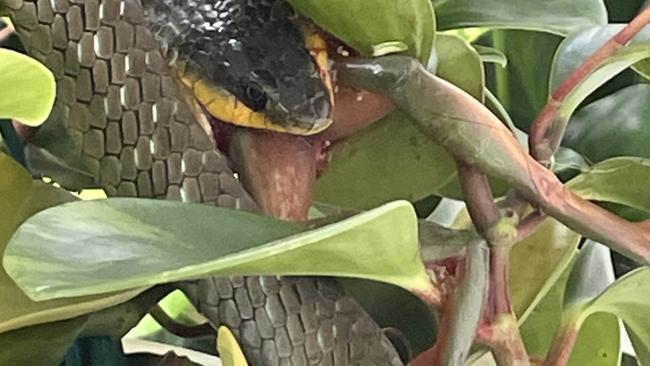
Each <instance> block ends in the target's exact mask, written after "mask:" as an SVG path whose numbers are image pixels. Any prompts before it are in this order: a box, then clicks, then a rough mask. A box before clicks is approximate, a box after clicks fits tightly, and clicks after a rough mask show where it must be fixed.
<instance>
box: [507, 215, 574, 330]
mask: <svg viewBox="0 0 650 366" xmlns="http://www.w3.org/2000/svg"><path fill="white" fill-rule="evenodd" d="M579 242H580V235H578V234H577V233H575V232H574V231H572V230H571V229H569V228H567V227H566V226H564V225H562V224H560V223H559V222H557V221H555V220H553V219H550V218H548V219H546V221H545V222H544V223H543V224H542V225H540V227H539V228H538V229H537V231H535V233H534V234H532V235H531V236H529V237H528V238H526V239H525V240H523V241H522V242H520V243H517V245H515V246H514V247H513V248H512V253H511V255H510V263H511V265H510V266H511V267H510V292H511V294H512V305H513V308H514V310H515V313H516V314H517V316H518V319H519V320H520V321H523V320H525V319H526V318H527V317H528V315H529V314H530V311H532V309H533V308H534V307H535V306H536V305H537V303H539V301H541V299H542V298H543V297H544V295H545V294H546V293H547V292H548V291H549V290H550V289H551V287H552V286H553V285H554V284H555V283H556V282H557V280H558V279H559V278H560V276H561V275H562V273H563V272H564V270H565V269H566V268H567V266H568V265H569V263H571V260H572V259H573V257H574V254H575V249H576V248H577V246H578V243H579Z"/></svg>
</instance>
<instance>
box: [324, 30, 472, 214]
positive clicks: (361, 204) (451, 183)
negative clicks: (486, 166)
mask: <svg viewBox="0 0 650 366" xmlns="http://www.w3.org/2000/svg"><path fill="white" fill-rule="evenodd" d="M436 55H437V56H438V74H439V76H440V77H442V78H444V79H446V80H448V81H450V82H452V83H454V84H456V85H458V86H459V87H461V88H464V89H465V90H467V91H468V92H470V93H472V95H473V96H474V97H475V98H477V99H479V100H483V90H484V89H483V84H484V80H483V78H484V76H483V65H482V63H481V59H480V57H479V55H478V53H477V52H476V51H475V50H474V49H473V48H472V47H471V46H470V45H469V44H468V43H467V42H466V41H464V40H462V39H461V38H459V37H457V36H452V35H438V38H437V40H436ZM341 187H345V189H341ZM431 194H437V195H442V196H451V197H461V194H460V189H459V184H458V179H457V175H456V164H455V162H454V161H453V160H452V159H451V157H450V156H449V154H448V153H447V152H446V151H445V150H444V149H443V148H442V147H440V146H438V145H436V144H435V143H433V142H431V140H430V139H429V138H428V137H426V136H425V135H424V134H423V133H422V132H420V131H419V130H418V129H417V128H416V127H415V126H414V125H413V123H411V121H410V120H409V118H408V117H407V116H406V115H405V114H404V113H402V112H399V111H397V112H394V113H391V114H390V115H389V116H387V117H386V118H384V119H382V120H381V121H379V122H376V123H375V124H374V125H372V126H370V127H369V128H367V129H365V130H363V131H361V132H359V133H357V134H356V135H354V136H353V137H351V138H349V139H347V140H346V141H343V142H340V143H338V144H336V145H335V146H334V148H333V149H332V161H331V163H330V165H329V166H328V168H327V170H326V172H325V174H323V176H322V177H321V178H320V179H319V180H318V182H317V184H316V190H315V196H316V199H317V200H319V201H323V202H328V203H331V204H334V205H337V206H341V207H348V208H360V209H367V208H370V207H375V206H377V205H379V204H382V203H384V202H388V201H391V200H394V199H407V200H409V201H417V200H419V199H422V198H424V197H427V196H429V195H431Z"/></svg>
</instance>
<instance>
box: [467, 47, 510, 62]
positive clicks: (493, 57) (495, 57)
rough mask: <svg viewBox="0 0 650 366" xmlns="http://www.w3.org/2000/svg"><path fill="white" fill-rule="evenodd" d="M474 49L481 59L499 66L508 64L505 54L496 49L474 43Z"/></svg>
mask: <svg viewBox="0 0 650 366" xmlns="http://www.w3.org/2000/svg"><path fill="white" fill-rule="evenodd" d="M474 49H475V50H476V52H478V54H479V56H481V61H483V62H491V63H495V64H497V65H499V66H501V67H506V66H508V59H507V58H506V55H505V54H503V52H501V51H499V50H498V49H496V48H494V47H487V46H479V45H474Z"/></svg>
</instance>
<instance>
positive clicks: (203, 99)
mask: <svg viewBox="0 0 650 366" xmlns="http://www.w3.org/2000/svg"><path fill="white" fill-rule="evenodd" d="M178 78H179V80H180V81H181V83H182V84H183V85H184V86H185V88H186V90H187V91H188V92H189V94H190V96H191V97H192V98H193V99H194V100H195V101H196V102H197V103H198V105H200V106H201V110H202V112H204V113H206V114H207V116H208V117H209V118H211V119H214V120H218V121H221V122H225V123H230V124H233V125H237V126H241V127H248V128H257V129H264V130H270V131H276V132H284V133H290V134H293V135H305V136H306V135H313V134H316V133H319V132H321V131H323V130H325V129H326V128H327V127H329V126H330V125H331V124H332V122H333V120H332V118H331V104H330V103H331V101H330V100H333V97H330V100H327V101H325V102H323V101H322V100H321V101H320V103H319V106H320V107H316V108H318V110H316V112H315V113H313V114H312V115H313V116H316V117H313V116H310V117H302V116H301V114H296V115H294V116H292V115H291V113H287V112H286V111H282V106H277V107H276V108H272V109H268V110H262V111H254V110H252V109H251V108H249V107H248V106H247V105H246V104H244V103H243V102H241V101H240V100H239V99H238V98H237V97H236V96H235V95H233V94H231V93H229V92H228V91H226V90H224V89H222V88H220V87H218V86H216V85H214V84H212V83H211V82H210V81H208V80H205V79H203V78H201V77H199V76H198V75H196V74H192V73H186V74H183V73H181V72H179V75H178ZM310 101H311V100H308V102H310Z"/></svg>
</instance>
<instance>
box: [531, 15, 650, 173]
mask: <svg viewBox="0 0 650 366" xmlns="http://www.w3.org/2000/svg"><path fill="white" fill-rule="evenodd" d="M648 23H650V7H646V8H645V9H643V10H642V11H641V13H639V14H638V15H637V16H636V17H635V18H634V19H632V21H631V22H630V23H629V24H628V25H627V26H625V28H623V29H622V30H621V31H620V32H619V33H617V34H616V35H615V36H614V37H612V38H611V39H609V40H608V41H607V42H606V43H605V44H604V45H602V46H601V47H600V48H599V49H598V50H596V52H594V53H593V54H592V55H591V56H590V57H589V58H588V59H586V60H585V61H584V62H583V63H582V64H581V65H580V66H579V67H578V68H577V69H576V70H575V71H573V73H571V74H570V75H569V76H568V77H567V78H566V79H565V80H564V81H563V82H562V84H560V86H559V87H557V88H556V89H555V90H554V91H553V93H552V94H551V96H550V98H549V100H548V102H547V103H546V105H545V106H544V108H543V109H542V111H541V112H540V113H539V115H538V116H537V118H536V119H535V121H534V122H533V124H532V126H531V130H530V136H529V140H528V144H529V146H530V151H531V155H533V157H534V158H535V159H536V160H537V161H539V162H541V163H542V164H544V165H548V162H549V159H550V158H551V156H553V154H554V153H555V151H556V150H557V148H558V146H559V145H560V141H561V140H562V136H563V135H564V130H565V129H564V127H565V126H554V124H557V117H558V113H559V110H560V106H561V105H562V102H563V101H564V100H565V99H566V97H567V96H568V95H569V94H571V92H573V91H574V90H575V88H576V87H577V86H578V85H579V84H580V83H581V82H582V81H584V79H585V78H586V77H587V76H589V75H590V74H591V73H593V72H594V71H595V70H596V69H597V68H599V67H600V66H601V65H602V63H603V62H604V61H605V60H606V59H607V58H608V57H610V56H611V55H613V54H614V53H616V51H617V50H618V49H619V48H621V47H623V46H624V45H625V44H627V43H628V42H629V41H630V40H631V39H632V38H633V37H634V36H635V35H637V34H638V33H639V32H640V31H641V30H642V29H643V27H645V26H646V25H647V24H648Z"/></svg>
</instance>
